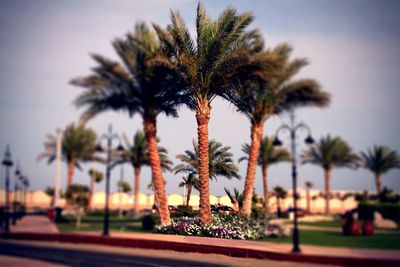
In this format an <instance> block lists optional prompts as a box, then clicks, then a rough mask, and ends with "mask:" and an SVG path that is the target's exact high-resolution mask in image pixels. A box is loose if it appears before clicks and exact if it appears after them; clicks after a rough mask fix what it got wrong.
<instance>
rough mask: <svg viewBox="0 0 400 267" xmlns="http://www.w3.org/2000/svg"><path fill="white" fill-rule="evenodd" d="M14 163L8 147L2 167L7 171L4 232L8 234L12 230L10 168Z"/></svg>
mask: <svg viewBox="0 0 400 267" xmlns="http://www.w3.org/2000/svg"><path fill="white" fill-rule="evenodd" d="M13 164H14V163H13V162H12V159H11V152H10V146H9V145H7V148H6V152H5V153H4V158H3V162H2V165H3V166H4V168H5V169H6V179H5V182H6V203H5V204H6V205H5V207H4V219H5V224H4V231H5V232H6V233H7V232H8V231H9V230H10V224H9V218H10V215H9V209H10V168H11V167H12V166H13Z"/></svg>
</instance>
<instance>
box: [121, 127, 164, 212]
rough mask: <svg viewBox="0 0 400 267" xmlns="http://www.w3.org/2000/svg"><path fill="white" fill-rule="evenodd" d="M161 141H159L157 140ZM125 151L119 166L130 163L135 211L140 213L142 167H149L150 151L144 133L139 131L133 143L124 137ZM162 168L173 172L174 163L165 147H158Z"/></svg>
mask: <svg viewBox="0 0 400 267" xmlns="http://www.w3.org/2000/svg"><path fill="white" fill-rule="evenodd" d="M157 141H159V139H158V140H157ZM124 142H125V148H126V149H125V151H124V152H122V153H121V154H120V155H119V157H120V159H118V160H117V164H124V163H130V164H131V165H132V167H133V173H134V186H133V188H134V189H133V192H134V193H133V194H134V211H135V214H138V213H139V191H140V173H141V170H142V166H149V165H150V160H149V149H148V145H147V141H146V137H145V134H144V133H143V131H140V130H139V131H137V132H136V133H135V135H134V136H133V142H132V143H131V142H130V141H129V139H128V138H127V136H126V135H124ZM158 153H159V157H160V163H161V168H162V169H163V170H164V171H165V170H168V171H171V169H172V162H171V161H170V160H169V159H168V155H167V150H166V149H165V148H164V147H161V146H158Z"/></svg>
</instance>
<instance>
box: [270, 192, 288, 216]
mask: <svg viewBox="0 0 400 267" xmlns="http://www.w3.org/2000/svg"><path fill="white" fill-rule="evenodd" d="M273 190H274V192H273V194H274V195H275V197H276V205H277V214H278V217H280V216H281V213H282V212H281V201H280V200H281V199H285V198H286V196H287V191H286V190H285V189H284V188H283V187H281V186H275V187H274V188H273Z"/></svg>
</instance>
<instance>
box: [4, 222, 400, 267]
mask: <svg viewBox="0 0 400 267" xmlns="http://www.w3.org/2000/svg"><path fill="white" fill-rule="evenodd" d="M11 232H14V233H17V232H20V233H28V232H29V233H37V234H41V233H57V232H58V231H57V229H56V227H55V226H54V225H53V224H52V223H51V222H50V221H49V220H48V219H47V218H46V217H44V216H26V217H25V218H24V219H22V220H21V221H19V222H18V224H17V226H13V227H12V228H11ZM71 234H77V235H75V236H76V237H75V238H74V237H70V239H69V240H70V241H66V242H73V240H78V239H80V240H85V239H86V238H85V236H86V237H87V238H89V237H90V236H92V237H93V238H97V237H100V234H99V232H76V233H71ZM63 236H64V234H63ZM65 236H67V234H65ZM111 237H115V239H121V240H123V238H127V239H131V240H137V242H139V243H140V240H143V242H144V241H146V243H147V244H151V243H152V241H154V242H153V243H154V244H156V243H155V242H158V244H160V242H161V243H162V242H165V244H167V243H179V244H182V245H183V247H185V246H186V247H190V245H200V246H202V247H207V246H210V245H211V246H214V247H220V248H232V249H235V248H236V249H242V250H253V251H260V252H271V253H280V254H283V255H285V254H286V255H288V256H289V255H293V254H292V253H291V248H292V245H291V244H278V243H270V242H258V241H245V240H227V239H218V238H208V237H190V236H178V235H163V234H148V233H122V232H111ZM93 238H92V239H93ZM19 239H21V238H19ZM96 240H97V239H96ZM104 241H106V240H103V239H101V240H100V239H99V240H98V241H96V242H104ZM77 242H80V241H77ZM83 242H85V241H83ZM121 244H122V245H123V242H122V243H121ZM148 248H152V247H151V246H150V247H148ZM301 249H302V253H301V255H304V256H310V257H326V259H327V260H328V259H329V258H330V259H332V258H335V257H346V258H353V259H357V260H361V259H363V260H364V261H365V260H366V259H375V260H383V259H385V260H393V261H396V262H400V253H399V252H400V251H399V250H380V249H356V248H337V247H323V246H311V245H301ZM328 262H329V260H328Z"/></svg>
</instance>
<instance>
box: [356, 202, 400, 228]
mask: <svg viewBox="0 0 400 267" xmlns="http://www.w3.org/2000/svg"><path fill="white" fill-rule="evenodd" d="M376 211H377V212H379V213H380V214H381V215H382V217H383V218H385V219H389V220H392V221H395V222H396V223H397V224H400V204H397V203H375V204H367V203H362V204H359V205H358V212H359V213H358V217H359V219H360V220H367V219H372V217H373V214H374V212H376Z"/></svg>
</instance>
